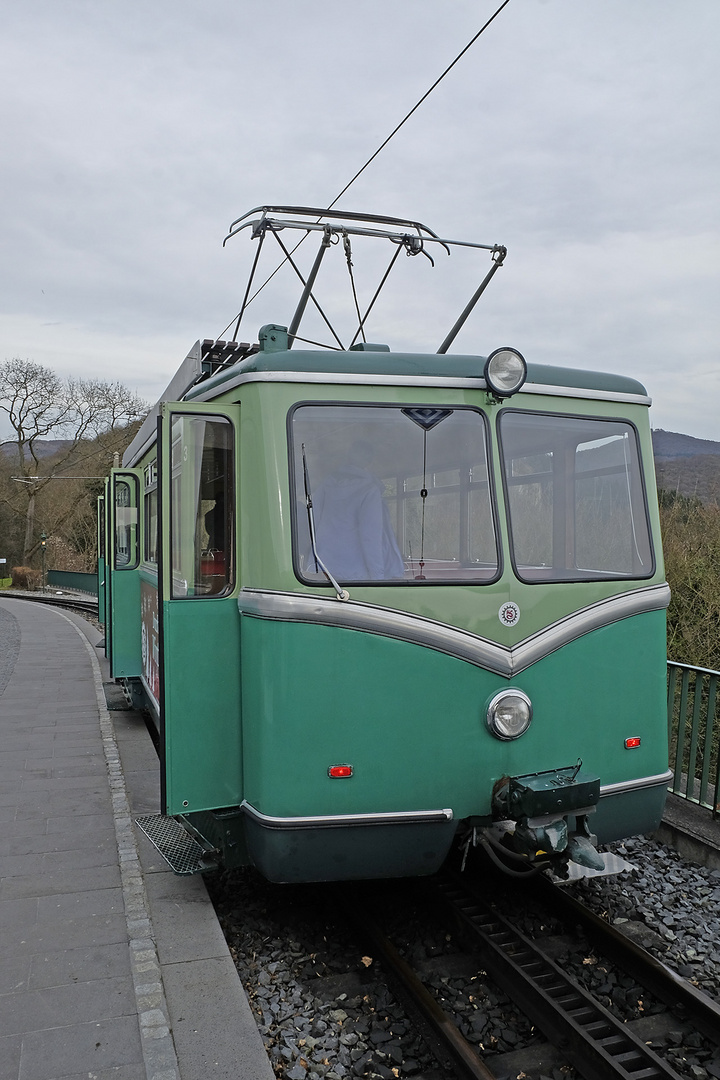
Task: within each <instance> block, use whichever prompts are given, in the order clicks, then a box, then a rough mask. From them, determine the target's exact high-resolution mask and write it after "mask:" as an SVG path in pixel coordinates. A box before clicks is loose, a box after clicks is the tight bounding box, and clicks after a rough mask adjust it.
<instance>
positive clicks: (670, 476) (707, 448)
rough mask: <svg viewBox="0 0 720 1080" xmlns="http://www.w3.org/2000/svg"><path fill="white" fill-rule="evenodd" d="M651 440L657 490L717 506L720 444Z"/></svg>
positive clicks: (655, 436)
mask: <svg viewBox="0 0 720 1080" xmlns="http://www.w3.org/2000/svg"><path fill="white" fill-rule="evenodd" d="M652 441H653V455H654V458H655V472H656V473H657V482H658V487H661V488H665V489H667V490H669V491H677V492H679V493H680V494H681V495H691V496H692V495H694V496H696V497H697V498H698V499H702V501H703V502H716V503H720V442H713V440H712V439H695V438H693V436H692V435H681V434H680V433H679V432H677V431H663V429H662V428H657V429H656V430H655V431H653V433H652ZM67 445H68V443H67V441H66V440H64V439H45V440H43V441H42V442H38V443H36V444H35V446H36V449H37V452H38V456H39V457H43V458H45V457H51V456H52V455H53V454H56V453H57V452H58V450H62V449H63V448H64V447H66V446H67ZM0 454H3V455H4V456H5V457H12V456H14V454H15V447H14V446H13V445H12V444H8V443H5V445H4V446H2V447H0Z"/></svg>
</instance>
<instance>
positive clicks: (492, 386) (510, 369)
mask: <svg viewBox="0 0 720 1080" xmlns="http://www.w3.org/2000/svg"><path fill="white" fill-rule="evenodd" d="M484 375H485V382H486V383H487V386H488V389H489V390H492V392H493V394H495V396H496V397H510V395H511V394H516V393H517V392H518V390H519V389H520V387H521V386H522V385H523V383H524V382H525V380H526V378H527V364H526V363H525V358H524V357H523V356H521V355H520V353H519V352H518V351H517V349H508V348H503V349H495V351H494V352H491V353H490V355H489V356H488V358H487V360H486V361H485V371H484Z"/></svg>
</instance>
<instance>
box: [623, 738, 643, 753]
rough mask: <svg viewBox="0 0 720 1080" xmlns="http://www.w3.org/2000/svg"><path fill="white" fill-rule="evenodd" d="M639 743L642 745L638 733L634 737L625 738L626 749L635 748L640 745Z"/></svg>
mask: <svg viewBox="0 0 720 1080" xmlns="http://www.w3.org/2000/svg"><path fill="white" fill-rule="evenodd" d="M639 745H640V739H639V737H638V736H637V735H636V736H635V738H634V739H626V740H625V749H626V750H633V749H634V748H635V747H636V746H639Z"/></svg>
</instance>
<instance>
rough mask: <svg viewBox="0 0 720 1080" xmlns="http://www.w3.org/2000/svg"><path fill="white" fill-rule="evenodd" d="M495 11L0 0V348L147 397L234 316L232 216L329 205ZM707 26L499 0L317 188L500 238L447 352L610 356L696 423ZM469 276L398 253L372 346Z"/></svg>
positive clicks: (677, 13) (718, 119)
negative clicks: (491, 269) (488, 276)
mask: <svg viewBox="0 0 720 1080" xmlns="http://www.w3.org/2000/svg"><path fill="white" fill-rule="evenodd" d="M499 3H500V0H352V3H343V2H341V0H304V2H299V0H262V2H258V0H254V2H253V0H202V2H200V0H122V2H120V0H23V3H12V4H11V3H10V2H9V0H0V11H1V13H2V20H1V23H0V25H2V41H3V46H2V63H1V64H0V83H1V84H2V90H1V92H0V135H1V137H2V146H3V155H2V158H3V160H2V168H1V170H0V206H1V207H2V218H1V220H2V224H1V231H2V235H1V237H0V241H1V244H0V250H1V251H2V256H1V267H2V269H1V271H0V273H1V274H2V280H1V282H0V360H3V359H9V358H11V357H13V356H20V357H22V358H30V359H33V360H36V361H39V362H40V363H43V364H46V365H47V366H49V367H52V368H54V369H55V370H56V371H58V372H60V373H63V374H73V375H98V376H100V377H102V378H108V379H115V378H119V379H120V380H122V381H123V382H125V383H126V384H127V385H128V386H129V387H130V388H131V389H133V390H137V391H138V392H139V393H141V394H142V395H143V396H145V397H146V398H148V399H149V400H153V401H154V400H155V399H156V398H157V397H158V396H159V394H160V393H161V391H162V390H163V388H164V387H165V385H166V384H167V382H168V381H169V379H170V377H171V376H172V374H173V373H174V371H175V369H176V368H177V366H178V365H179V363H180V361H181V360H182V359H183V357H184V356H185V354H186V352H187V350H188V349H189V347H190V346H191V345H192V343H193V342H194V341H195V340H196V339H197V338H205V337H211V338H214V337H217V336H220V335H221V334H222V333H223V331H224V330H225V328H226V326H227V325H228V323H230V322H231V321H232V319H233V316H234V315H235V314H236V312H237V311H238V309H239V306H240V301H241V298H242V291H243V287H244V283H245V277H246V274H247V271H248V269H249V266H250V262H251V259H252V257H253V255H254V251H255V246H254V242H253V241H251V240H250V239H249V238H248V234H247V233H245V234H242V235H241V236H239V237H236V238H234V239H233V240H231V241H230V242H229V243H228V245H227V246H226V247H225V248H223V247H222V240H223V237H224V236H225V233H226V231H227V227H228V225H229V224H230V222H231V221H232V220H233V219H234V218H236V217H238V216H239V215H240V214H242V213H244V212H245V211H247V210H249V209H251V208H252V207H254V206H257V205H259V204H263V203H287V204H300V205H303V204H304V205H311V206H323V205H328V204H329V203H330V201H331V200H332V199H334V198H335V196H336V195H337V194H338V192H339V191H340V190H341V189H342V188H343V187H344V185H345V184H346V183H347V181H348V180H349V179H350V177H351V176H352V175H353V174H354V173H355V172H356V170H357V169H358V168H359V167H360V166H361V165H362V164H363V162H364V161H365V160H366V159H367V158H368V157H369V156H370V154H371V153H372V152H373V151H374V150H375V149H376V148H377V147H378V145H379V144H380V143H381V142H382V140H383V139H384V138H385V137H386V136H387V135H388V134H389V132H390V131H391V130H392V128H393V127H394V126H395V124H396V123H397V122H398V121H399V120H400V119H401V118H402V117H403V116H404V115H405V113H406V112H407V111H408V110H409V109H410V108H411V107H412V105H413V104H415V102H416V101H417V100H418V99H419V98H420V96H421V95H422V94H423V93H424V92H425V91H426V90H427V89H428V87H429V86H430V85H431V84H432V82H433V81H434V80H435V79H436V78H437V76H438V75H439V74H440V73H441V72H442V70H443V69H444V68H445V67H446V66H447V64H448V63H449V62H450V61H451V60H452V59H453V58H454V57H455V56H456V55H457V53H458V52H460V50H461V49H462V48H463V46H464V45H466V44H467V42H468V41H469V40H470V39H471V38H472V37H473V35H474V34H475V33H476V32H477V31H478V30H479V28H480V27H481V26H482V24H483V23H484V22H485V21H486V20H487V19H488V18H489V16H490V15H491V14H492V13H493V11H495V9H496V8H497V7H498V5H499ZM719 44H720V2H719V0H510V3H509V4H508V6H507V7H506V8H505V9H504V10H503V11H502V12H501V13H500V15H499V16H498V18H497V19H496V20H495V21H494V22H493V23H492V25H491V26H490V27H489V28H488V29H487V30H486V32H485V33H484V34H483V35H482V36H481V37H480V38H479V40H478V41H477V42H476V43H475V44H474V45H473V47H472V49H471V50H470V51H469V52H468V53H467V54H466V55H465V56H464V57H463V59H462V60H461V61H460V62H459V64H458V65H457V66H456V67H455V68H454V69H453V70H452V72H451V73H450V74H449V75H448V76H447V77H446V78H445V79H444V80H443V82H442V83H441V84H440V86H439V87H438V88H437V89H436V90H435V91H434V93H433V94H432V95H431V97H430V98H429V99H428V101H427V102H426V103H425V104H424V105H423V106H422V107H421V108H420V109H419V110H418V112H417V113H416V114H415V115H414V116H413V117H412V119H411V120H410V121H409V122H408V123H407V124H406V125H405V127H404V128H403V129H402V130H401V132H400V133H399V134H398V135H397V136H396V137H395V138H394V139H393V140H392V142H391V143H390V145H389V146H388V147H387V148H386V149H385V150H384V151H383V153H382V154H381V155H380V156H379V157H378V158H377V159H376V161H375V162H374V163H373V164H372V165H371V166H370V167H369V168H368V169H367V171H366V172H365V173H364V174H363V176H362V177H361V178H360V179H359V180H358V181H357V182H356V183H355V184H354V185H353V187H352V188H351V189H350V191H349V192H348V193H347V195H345V196H344V197H343V199H342V201H341V203H340V205H341V206H342V207H344V208H345V209H351V210H362V211H368V212H375V213H379V214H389V215H397V216H402V217H411V218H416V219H419V220H421V221H423V222H425V223H427V224H428V225H429V226H430V227H431V228H433V229H434V230H435V231H436V232H437V233H439V234H440V235H441V236H447V237H451V238H455V239H470V240H475V241H478V242H480V243H489V244H492V243H496V242H497V243H502V244H504V245H506V246H507V248H508V257H507V261H506V264H505V266H504V267H503V268H502V269H501V270H500V271H499V272H498V274H497V275H496V276H495V279H494V281H493V282H492V284H491V286H490V288H489V290H488V292H487V293H486V294H485V296H484V298H483V299H482V300H481V302H480V304H479V306H478V308H477V309H476V312H475V313H474V314H473V316H472V318H471V320H470V322H469V323H468V325H467V328H466V329H465V330H464V331H463V333H462V335H461V336H460V337H459V338H458V340H457V342H456V344H455V346H454V347H453V348H454V351H461V352H472V353H475V352H477V353H480V354H487V353H488V352H490V351H491V350H492V349H493V348H496V347H497V346H499V345H506V344H508V345H514V346H515V347H516V348H518V349H520V351H521V352H522V353H523V354H524V355H525V357H526V358H527V359H528V360H530V361H536V362H540V363H558V364H563V365H568V366H576V367H582V368H597V369H607V370H612V371H617V372H622V373H626V374H629V375H632V376H634V377H636V378H639V379H640V380H641V381H642V382H643V383H645V385H646V386H647V388H648V390H649V392H650V394H651V396H652V397H653V401H654V407H653V411H652V413H651V417H652V423H653V426H654V427H663V428H666V429H669V430H674V431H681V432H685V433H687V434H690V435H695V436H698V437H702V438H711V439H720V420H719V419H718V412H719V409H720V348H719V342H720V334H719V332H718V331H719V329H720V326H719V323H720V316H719V314H718V312H719V311H720V280H719V279H720V245H719V242H718V241H719V232H720V228H719V224H720V223H719V220H718V218H719V214H718V209H719V205H720V184H719V180H720V169H719V160H718V159H719V158H720V132H719V131H718V128H719V126H720V101H719V94H718V84H719V82H720V74H719V71H718V69H719V65H718V60H717V54H718V45H719ZM361 246H362V245H360V244H358V245H356V249H355V262H356V264H357V268H358V274H359V275H360V281H361V288H362V289H363V290H364V293H363V295H364V297H365V298H367V297H368V296H369V293H368V291H367V290H368V289H369V284H368V283H367V282H366V281H365V279H364V278H363V277H362V267H361V263H362V265H363V266H364V265H365V264H364V263H363V258H364V254H363V253H364V250H365V248H363V250H362V252H361ZM332 255H333V256H334V258H333V266H332V267H330V266H329V263H328V272H327V274H326V276H325V279H324V284H325V286H326V288H327V290H328V292H327V295H330V296H331V298H332V297H334V296H335V294H336V293H337V294H339V289H340V284H342V288H343V290H346V281H347V271H346V269H345V267H344V263H343V262H342V259H341V258H339V257H338V256H340V252H332ZM380 255H381V256H382V258H383V259H385V258H387V257H388V251H387V250H385V247H384V246H382V247H381V251H380ZM373 257H374V256H372V255H370V254H368V256H367V259H368V265H372V259H373ZM328 258H329V257H328ZM488 266H489V260H488V257H487V254H486V253H484V254H483V253H481V254H479V255H478V254H472V255H468V254H467V253H465V252H459V253H454V254H453V255H452V257H451V258H450V259H447V257H446V256H444V255H443V254H442V253H440V254H438V255H437V257H436V267H435V268H434V269H433V268H432V267H431V266H430V264H429V262H428V261H427V260H425V259H423V258H418V259H405V258H404V256H403V259H402V265H400V266H399V273H398V280H397V283H396V288H395V290H394V292H392V294H391V293H388V300H387V301H386V303H385V304H384V306H383V305H382V304H380V305H379V306H378V312H377V320H376V322H375V324H374V325H373V324H371V326H370V329H369V333H368V336H369V338H370V340H373V341H377V340H380V341H386V342H387V343H388V344H390V346H391V347H392V348H394V349H403V348H408V347H411V348H417V347H420V348H424V349H428V350H431V351H434V350H435V349H437V347H438V345H439V344H440V342H441V341H442V339H443V337H444V336H445V333H446V332H447V330H448V328H449V327H450V325H452V323H453V322H454V320H455V318H456V316H457V314H458V313H459V311H460V310H461V309H462V307H463V306H464V304H465V302H466V300H467V298H468V297H469V296H470V294H471V293H472V291H473V289H474V287H475V285H476V284H477V282H478V281H479V280H480V278H481V277H482V276H483V275H484V274H485V272H486V270H487V268H488ZM335 276H337V280H338V284H337V286H336V285H335V283H334V277H335ZM273 289H274V291H273ZM296 293H297V290H296V289H295V288H294V286H293V287H292V288H291V283H290V282H289V280H286V281H285V282H284V283H281V282H278V285H277V288H275V283H273V286H272V287H271V288H268V290H266V292H265V293H263V294H262V297H261V298H260V299H259V300H258V301H257V302H256V304H255V305H253V306H252V307H251V308H250V310H249V311H248V314H247V316H246V321H245V323H244V325H243V328H242V331H241V333H240V337H241V339H243V340H253V341H254V340H256V339H257V330H258V327H259V326H260V325H261V324H262V323H263V322H268V321H273V322H279V323H287V322H288V321H289V319H290V317H291V314H292V307H293V305H292V303H291V299H290V298H291V296H292V297H295V295H296ZM344 298H345V291H344V292H343V302H344Z"/></svg>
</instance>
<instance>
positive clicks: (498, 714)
mask: <svg viewBox="0 0 720 1080" xmlns="http://www.w3.org/2000/svg"><path fill="white" fill-rule="evenodd" d="M532 714H533V709H532V702H531V701H530V698H529V697H528V696H527V694H524V693H523V692H522V690H503V691H501V693H499V694H496V695H495V697H494V698H493V699H492V701H491V702H490V704H489V705H488V707H487V715H486V718H485V722H486V724H487V726H488V730H489V731H490V732H491V733H492V734H493V735H494V736H495V738H496V739H502V740H503V742H509V741H510V740H511V739H518V738H519V737H520V736H521V735H524V734H525V732H526V731H527V729H528V728H529V727H530V721H531V720H532Z"/></svg>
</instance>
